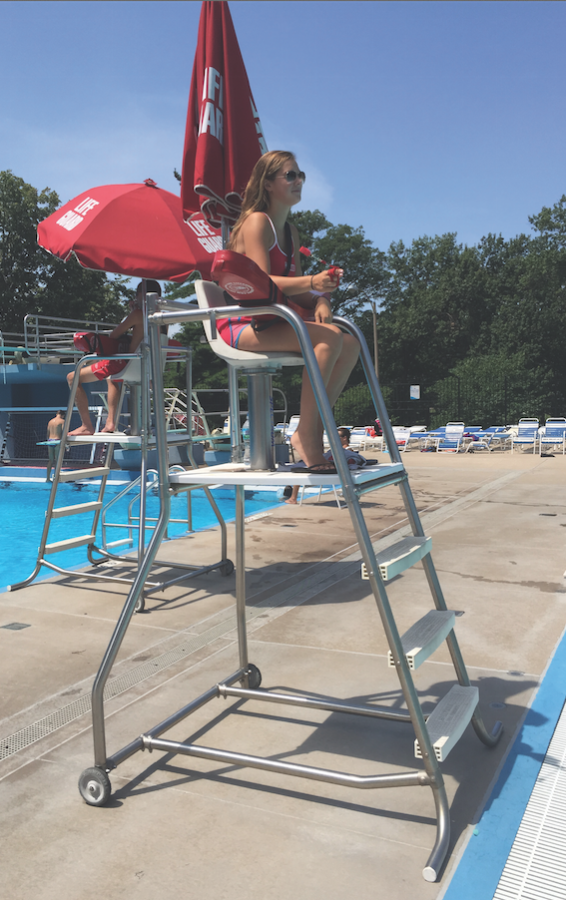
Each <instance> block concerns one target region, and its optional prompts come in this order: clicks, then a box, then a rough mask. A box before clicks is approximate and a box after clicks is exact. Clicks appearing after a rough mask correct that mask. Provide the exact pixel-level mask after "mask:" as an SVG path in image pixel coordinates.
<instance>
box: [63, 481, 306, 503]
mask: <svg viewBox="0 0 566 900" xmlns="http://www.w3.org/2000/svg"><path fill="white" fill-rule="evenodd" d="M47 480H48V481H49V479H47ZM285 503H292V504H294V505H295V506H296V505H297V501H296V500H293V498H292V497H289V499H288V500H285Z"/></svg>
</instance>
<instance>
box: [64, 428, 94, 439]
mask: <svg viewBox="0 0 566 900" xmlns="http://www.w3.org/2000/svg"><path fill="white" fill-rule="evenodd" d="M75 434H76V435H81V434H94V428H87V427H86V425H80V426H79V427H78V428H75V430H74V431H69V433H68V437H73V435H75Z"/></svg>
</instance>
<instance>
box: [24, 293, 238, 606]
mask: <svg viewBox="0 0 566 900" xmlns="http://www.w3.org/2000/svg"><path fill="white" fill-rule="evenodd" d="M156 296H157V295H155V294H154V295H148V300H149V302H151V303H154V298H156ZM144 319H145V333H146V339H145V340H144V341H143V342H142V344H141V345H140V348H139V349H138V351H137V352H136V353H120V354H117V355H115V356H108V357H107V358H108V359H119V360H127V361H128V364H127V365H126V367H125V368H124V369H123V371H121V372H120V373H118V374H117V375H116V376H115V377H116V379H117V380H120V381H123V382H124V384H123V386H122V391H121V394H120V401H119V407H118V410H117V420H118V419H119V416H120V413H121V407H122V402H123V398H124V385H125V384H126V383H128V384H129V385H130V390H131V396H130V400H131V405H132V409H131V411H130V412H131V431H132V432H134V433H131V434H128V435H126V434H123V433H100V432H99V433H95V434H87V435H69V428H70V423H71V416H72V414H73V408H74V403H75V398H76V393H77V390H78V387H79V384H80V372H81V369H82V368H83V367H85V366H88V365H90V364H92V363H93V362H95V361H97V360H99V359H100V357H98V356H95V355H92V354H90V355H87V356H83V357H82V359H80V360H79V362H78V363H77V365H76V368H75V374H74V379H73V383H72V385H71V391H70V396H69V403H68V406H67V412H66V416H65V422H64V425H63V430H62V434H61V439H60V442H59V452H58V455H57V460H56V463H55V466H54V474H53V482H52V486H51V492H50V495H49V501H48V505H47V510H46V513H45V524H44V527H43V532H42V536H41V541H40V545H39V549H38V555H37V560H36V564H35V567H34V570H33V572H32V573H31V574H30V575H29V576H28V577H27V578H25V579H24V580H23V581H20V582H17V583H15V584H12V585H9V586H8V590H9V591H16V590H19V589H21V588H24V587H26V586H27V585H29V584H31V583H32V582H33V581H34V580H35V578H36V577H37V576H38V574H39V572H40V571H41V569H42V567H45V568H48V569H50V570H51V571H53V572H56V573H58V574H61V575H66V576H70V577H80V578H81V579H84V578H86V579H93V580H96V581H108V582H114V583H123V584H132V583H133V581H134V580H135V575H133V574H132V575H127V576H118V575H108V574H107V573H106V572H102V571H101V568H100V566H101V564H102V563H105V562H109V561H114V562H121V563H123V564H124V565H129V566H132V565H133V566H134V567H137V568H139V566H140V565H141V562H142V560H143V558H144V555H145V535H146V530H147V529H148V528H149V530H152V529H153V528H155V527H156V526H155V525H154V524H153V522H154V521H155V520H154V519H153V520H152V519H150V518H148V516H147V495H148V490H149V489H151V488H153V487H154V485H155V480H154V478H153V477H152V476H151V475H150V470H149V467H148V452H149V451H150V450H152V449H154V448H155V447H156V446H157V441H156V438H155V436H154V435H153V434H152V425H151V422H152V410H151V399H150V398H151V396H154V397H156V396H157V397H163V396H164V392H163V379H162V367H163V363H164V359H165V356H166V355H169V354H172V355H174V356H176V357H177V358H181V357H182V358H184V359H185V360H186V372H187V396H191V393H192V391H191V388H192V384H191V377H192V376H191V351H190V348H185V347H176V346H171V347H169V346H168V347H162V345H161V338H160V335H158V338H157V339H158V343H159V360H160V362H159V373H158V376H159V386H157V383H156V380H155V372H153V373H150V361H149V357H150V351H149V344H148V341H147V306H146V304H145V302H144ZM130 363H132V364H133V368H132V369H131V373H132V374H131V375H130V374H128V373H129V365H130ZM151 374H153V378H152V377H151ZM152 382H153V391H152V387H151V385H152ZM155 391H157V392H158V393H155ZM153 416H154V417H155V418H157V419H159V420H160V419H161V418H162V405H161V404H159V403H154V409H153ZM192 422H193V418H192V416H189V417H188V419H187V422H186V429H185V431H184V432H180V431H178V430H173V431H164V434H165V438H164V439H165V441H166V450H165V459H166V460H167V453H168V449H169V448H170V447H172V446H183V447H185V448H186V451H187V455H188V459H189V461H190V465H191V466H192V467H193V468H194V469H196V468H197V464H196V462H195V459H194V454H193V449H192V448H193V445H194V436H193V434H192ZM197 440H198V438H197ZM73 444H82V445H92V446H93V447H94V448H98V452H96V453H95V454H94V458H95V459H96V460H98V462H99V464H98V465H95V466H94V467H92V466H90V467H83V468H77V469H72V470H68V469H64V468H63V463H64V456H65V448H66V447H67V446H70V445H73ZM116 445H121V446H122V447H123V446H126V447H127V446H128V445H130V446H134V447H136V448H139V449H140V451H141V456H140V461H141V466H140V476H139V478H138V479H137V485H138V486H139V495H138V497H137V498H136V499H137V502H139V516H137V517H136V519H137V521H135V522H134V521H133V518H132V515H131V507H130V515H129V521H128V523H127V526H126V527H127V528H128V531H129V533H133V532H134V531H137V554H136V555H135V556H134V557H132V556H130V555H126V556H124V555H118V554H117V553H115V552H113V548H112V547H111V546H109V544H108V543H107V542H106V541H105V537H104V532H105V530H106V527H109V526H110V524H111V523H107V522H106V519H105V517H104V529H103V539H102V542H101V544H102V546H98V544H97V529H98V524H99V521H100V517H101V515H103V510H104V497H105V491H106V487H107V484H108V478H109V474H110V470H111V468H112V463H113V456H114V449H115V447H116ZM174 468H175V467H174ZM161 471H162V472H163V473H164V475H163V477H165V479H166V480H167V478H168V474H167V473H168V462H167V464H166V466H165V468H164V469H162V470H161ZM88 481H91V482H93V481H94V483H95V485H96V487H97V488H98V491H97V497H96V499H95V500H93V501H89V502H87V503H78V504H72V505H70V506H58V505H57V490H58V487H59V485H61V484H64V483H69V482H74V483H77V482H79V483H81V482H82V483H84V482H88ZM204 491H205V494H206V497H207V500H208V502H209V505H210V506H211V508H212V511H213V513H214V516H215V518H216V520H217V522H218V525H219V526H220V554H221V555H220V559H219V561H218V562H216V563H213V564H211V565H207V566H202V565H199V564H190V563H185V562H183V563H181V562H168V561H166V560H159V562H154V561H153V560H152V565H155V566H159V567H160V568H170V569H177V570H179V571H181V572H182V574H181V575H178V576H173V577H171V578H168V579H165V578H162V579H160V580H158V581H149V580H148V581H147V583H146V587H145V589H144V592H141V593H140V594H139V596H138V600H137V603H136V611H137V612H139V611H141V610H142V609H143V608H144V593H145V594H149V593H152V592H155V591H163V590H164V589H165V587H167V586H169V585H172V584H177V583H179V582H182V581H186V580H188V579H190V578H193V577H195V576H196V575H200V574H203V573H205V572H210V571H213V570H215V569H217V570H220V571H221V572H222V573H223V574H226V575H228V574H229V573H230V572H231V571H232V569H233V564H232V562H231V560H229V559H228V558H227V533H226V523H225V521H224V518H223V516H222V514H221V512H220V510H219V508H218V505H217V503H216V501H215V499H214V496H213V494H212V493H211V491H210V489H209V488H208V486H205V487H204ZM111 503H112V501H111ZM112 505H113V504H112ZM188 508H189V510H190V501H188ZM83 513H92V522H91V524H90V527H89V528H88V531H87V533H86V534H79V535H75V536H73V537H70V538H66V539H64V540H61V541H51V542H50V541H49V532H50V527H51V524H52V523H53V521H54V520H57V519H58V518H62V517H67V516H73V515H80V514H83ZM187 525H188V526H190V525H191V516H190V514H189V515H188V517H187ZM81 546H84V547H86V551H87V558H88V562H89V563H90V564H91V566H93V567H94V571H87V570H85V569H81V570H80V571H79V572H77V571H74V570H69V569H65V568H63V567H61V566H58V565H56V564H55V563H54V562H52V559H51V557H52V556H53V555H54V554H57V553H60V552H62V551H64V550H70V549H73V548H75V547H81ZM48 557H49V558H48Z"/></svg>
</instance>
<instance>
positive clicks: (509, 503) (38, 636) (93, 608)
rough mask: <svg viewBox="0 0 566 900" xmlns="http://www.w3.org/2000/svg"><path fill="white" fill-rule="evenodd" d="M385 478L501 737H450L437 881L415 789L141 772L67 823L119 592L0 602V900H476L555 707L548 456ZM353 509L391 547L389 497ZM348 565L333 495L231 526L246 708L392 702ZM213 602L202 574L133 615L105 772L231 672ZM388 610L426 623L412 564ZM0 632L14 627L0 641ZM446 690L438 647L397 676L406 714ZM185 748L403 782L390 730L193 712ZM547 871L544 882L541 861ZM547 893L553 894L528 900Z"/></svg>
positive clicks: (558, 618)
mask: <svg viewBox="0 0 566 900" xmlns="http://www.w3.org/2000/svg"><path fill="white" fill-rule="evenodd" d="M380 459H381V460H383V459H384V457H383V455H382V454H380ZM403 459H404V462H405V464H406V466H407V469H408V472H409V477H410V483H411V486H412V489H413V492H414V494H415V498H416V501H417V505H418V507H419V510H420V512H421V515H422V518H423V525H424V528H425V533H427V534H430V535H432V538H433V559H434V561H435V564H436V567H437V570H438V573H439V577H440V582H441V585H442V587H443V590H444V593H445V597H446V600H447V604H448V607H449V608H451V609H455V610H458V611H460V612H461V613H462V615H460V616H459V617H458V618H457V620H456V623H457V624H456V633H457V636H458V639H459V642H460V646H461V648H462V652H463V655H464V659H465V661H466V664H467V666H468V671H469V673H470V677H471V679H472V682H473V683H474V684H477V685H478V686H479V689H480V705H481V710H482V714H483V716H484V719H485V720H486V723H487V725H488V727H491V726H492V725H493V723H494V722H495V721H496V719H501V720H502V721H503V724H504V729H505V731H504V735H503V737H502V739H501V741H500V743H499V745H498V746H497V747H496V748H495V749H494V750H488V749H487V748H485V747H484V746H483V745H482V744H480V743H479V741H478V740H477V738H476V737H475V734H474V733H473V731H472V729H471V727H469V728H468V729H467V730H466V732H465V733H464V736H463V737H462V739H461V740H460V742H459V743H458V744H457V746H456V747H455V749H454V750H453V751H452V753H451V754H450V756H449V757H448V759H447V761H446V762H445V763H443V764H442V771H443V774H444V777H445V781H446V786H447V792H448V796H449V801H450V806H451V824H452V844H451V850H450V856H449V859H448V862H447V864H446V866H445V869H444V871H443V873H442V875H441V879H440V880H439V882H437V883H435V884H430V883H427V882H425V881H424V880H423V878H422V876H421V870H422V868H423V866H424V865H425V863H426V860H427V857H428V854H429V852H430V849H431V847H432V845H433V842H434V834H435V818H434V804H433V801H432V794H431V792H430V790H429V789H428V788H425V789H424V790H422V789H420V788H414V787H411V788H390V789H387V790H382V791H377V790H376V791H362V792H361V791H356V790H355V789H354V788H349V787H335V786H332V785H328V784H324V783H320V782H313V781H305V780H303V779H293V778H289V777H285V776H283V775H279V774H272V773H268V772H263V771H259V770H254V769H238V768H232V767H230V766H228V765H223V764H215V763H213V762H211V761H206V760H199V759H194V760H193V759H190V758H187V757H182V756H172V755H165V756H164V755H162V754H161V753H158V752H154V753H153V754H152V755H142V754H140V753H138V754H136V755H134V756H132V757H131V758H130V759H128V760H127V761H126V762H124V763H123V764H122V765H121V766H119V767H118V769H116V770H115V771H114V772H113V773H112V774H111V780H112V785H113V794H112V798H111V801H110V803H109V805H108V806H106V807H104V808H100V809H96V808H92V807H89V806H87V805H86V804H85V803H84V802H83V801H82V800H81V798H80V796H79V793H78V789H77V780H78V777H79V775H80V774H81V772H82V771H83V769H84V768H86V767H87V766H91V765H92V764H93V753H92V734H91V728H90V715H89V712H88V708H89V699H90V687H91V685H92V679H93V676H94V674H95V672H96V670H97V668H98V666H99V664H100V661H101V658H102V655H103V653H104V651H105V649H106V646H107V643H108V640H109V638H110V635H111V633H112V631H113V628H114V625H115V623H116V619H117V617H118V615H119V612H120V610H121V608H122V605H123V602H124V597H125V595H126V593H127V589H126V588H124V587H123V586H120V585H112V586H110V587H109V586H108V584H103V583H98V582H87V581H85V580H81V579H80V578H72V579H66V578H55V579H50V580H48V581H42V582H38V583H36V584H33V585H31V586H30V587H28V588H26V589H24V590H22V591H18V592H16V593H3V594H0V676H1V679H2V686H3V690H2V711H1V713H0V715H1V721H0V735H1V737H2V738H3V740H2V741H1V743H0V747H1V748H2V750H3V753H4V757H5V758H0V782H1V785H0V791H1V797H2V803H1V805H0V846H1V847H2V851H3V852H2V860H3V864H2V884H3V888H4V890H3V896H5V897H7V898H10V900H31V898H33V900H60V898H61V897H69V898H72V900H74V898H80V900H91V898H92V900H94V898H96V900H99V898H101V897H104V898H105V900H118V898H120V900H123V898H127V900H129V898H135V900H138V898H140V900H146V898H147V900H150V898H151V900H162V898H165V897H183V898H185V897H190V898H193V897H194V898H199V900H201V898H202V900H224V898H230V900H240V898H242V900H244V898H245V900H289V898H293V900H311V898H312V900H314V898H318V897H319V896H321V897H324V898H325V900H349V898H351V897H357V898H363V900H366V898H367V900H370V898H374V897H375V898H382V897H383V898H385V897H387V898H393V900H405V898H407V900H409V898H411V900H415V898H416V900H429V898H437V897H438V898H442V897H444V898H447V900H468V898H470V900H472V898H473V900H488V898H489V900H491V898H493V896H494V893H495V891H496V888H497V883H498V881H499V876H500V874H501V872H502V870H503V867H504V865H505V862H506V860H507V856H508V855H509V851H510V849H511V845H512V843H513V839H514V837H515V833H516V831H517V828H518V827H519V825H520V822H521V818H522V815H523V812H524V810H525V808H526V806H527V802H528V801H529V796H530V794H531V791H532V788H533V785H534V783H535V781H536V779H537V775H538V774H539V772H540V771H541V766H543V762H544V758H545V754H546V752H547V748H548V746H549V742H550V740H551V738H552V736H553V733H554V731H555V725H556V722H557V721H558V719H559V717H560V714H561V711H562V706H563V704H564V700H565V698H566V678H565V677H564V675H565V674H566V643H561V639H562V636H563V632H564V629H565V627H566V582H565V581H564V579H563V572H564V569H565V568H566V548H565V538H566V532H561V531H560V528H561V527H564V528H566V457H562V456H559V455H556V456H555V457H554V458H542V459H541V458H539V457H538V456H532V455H531V454H529V453H524V454H523V453H515V454H513V455H512V454H511V453H509V452H493V453H491V454H489V453H475V454H473V455H470V454H458V455H456V454H434V453H422V454H421V453H419V452H418V451H412V452H409V453H407V454H405V455H404V458H403ZM362 506H363V509H364V514H365V515H366V520H367V521H368V524H369V527H370V533H371V534H372V538H373V540H374V542H377V541H379V540H381V539H386V538H387V536H388V535H390V534H392V533H393V532H395V531H397V530H399V529H400V528H402V527H403V526H405V525H406V519H405V514H404V510H403V507H402V503H401V497H400V494H399V491H398V490H397V489H396V488H394V487H390V488H385V489H383V490H381V491H379V492H377V493H375V494H371V495H366V496H365V497H364V498H363V500H362ZM160 555H161V556H162V558H163V559H167V560H168V561H172V562H174V561H182V560H189V561H191V562H199V563H203V564H206V563H209V562H214V561H216V560H217V559H218V556H219V541H218V535H217V534H216V532H215V531H211V532H206V533H200V534H196V535H194V536H192V537H187V538H182V539H179V540H176V541H172V542H169V543H167V544H165V545H164V546H163V548H162V551H161V554H160ZM229 555H230V556H231V557H232V558H233V557H234V553H233V528H232V527H231V526H229ZM359 567H360V566H359V554H358V553H357V545H356V543H355V539H354V536H353V529H352V527H351V523H350V518H349V515H348V512H347V510H345V509H343V510H338V509H337V506H336V503H335V502H334V500H333V499H332V495H326V496H325V497H324V498H323V500H322V502H320V503H317V502H316V501H314V500H309V501H307V502H306V503H304V504H303V506H302V507H299V506H284V507H282V508H281V509H278V510H275V511H273V512H269V513H267V514H266V515H263V516H260V517H256V518H255V519H254V520H253V521H251V522H250V523H249V525H248V528H247V543H246V569H247V588H248V601H249V607H250V609H249V614H250V622H249V631H248V636H249V650H250V659H251V661H252V662H254V663H256V664H257V665H258V666H259V668H260V669H261V671H262V674H263V686H264V687H271V688H292V689H297V690H299V691H305V692H308V693H310V694H317V693H318V694H323V695H332V696H336V697H343V698H348V699H349V700H351V701H361V702H363V701H365V700H372V701H376V702H378V703H392V704H395V703H396V702H397V700H398V698H399V696H400V690H399V686H398V682H397V680H396V677H395V673H394V670H392V669H389V668H388V667H387V656H386V654H387V648H386V643H385V638H384V636H383V632H382V628H381V624H380V621H379V617H378V615H377V611H376V609H375V604H374V600H373V598H372V596H371V595H370V593H369V591H368V583H367V582H365V581H362V580H361V579H360V577H359ZM26 574H27V573H22V575H24V576H25V575H26ZM234 590H235V578H234V575H231V576H228V577H222V576H221V575H220V574H218V573H216V572H214V573H211V574H208V575H204V576H201V577H199V578H197V579H194V580H193V581H191V582H188V583H187V584H186V585H185V586H179V585H177V586H175V587H170V588H167V590H166V591H165V592H164V593H163V594H158V595H151V596H150V597H149V598H148V599H147V601H146V612H145V613H143V614H140V615H138V616H135V617H134V619H133V621H132V624H131V626H130V628H129V630H128V633H127V635H126V638H125V640H124V644H123V646H122V648H121V651H120V654H119V658H118V662H117V664H116V666H115V667H114V670H113V673H112V676H111V678H112V685H113V690H112V693H113V696H112V699H110V700H109V701H108V702H107V707H106V709H107V720H106V728H107V740H108V747H109V751H110V752H113V751H115V750H117V749H118V748H120V747H122V746H124V745H125V744H127V743H128V742H129V741H131V740H132V739H133V738H135V737H137V736H138V735H139V734H140V733H142V732H143V731H145V730H146V729H149V728H151V727H153V726H154V725H156V724H157V723H158V722H160V721H161V720H162V719H164V718H165V717H166V716H167V715H169V714H170V713H173V712H175V711H176V710H177V709H179V708H181V707H182V706H183V705H184V704H185V703H187V702H188V701H189V700H191V699H192V698H193V697H196V696H197V695H198V694H200V693H202V692H203V691H204V690H207V689H208V688H209V687H211V686H212V685H214V684H215V683H216V682H217V681H219V680H222V679H223V678H225V677H227V676H228V675H229V674H230V673H231V672H233V671H234V670H235V669H236V668H237V665H238V663H237V646H236V643H235V629H234V624H235V623H234V616H233V602H234ZM388 593H389V596H390V598H391V601H392V604H393V607H394V609H395V612H396V615H397V620H398V623H399V626H400V628H401V629H402V630H404V629H405V628H406V627H408V625H410V624H411V623H412V622H413V621H415V620H416V619H417V618H419V617H420V615H422V614H423V613H424V612H425V611H426V610H427V609H429V608H430V605H431V603H430V594H429V592H428V588H427V587H426V582H425V578H424V574H423V571H422V569H421V566H420V564H419V565H417V566H415V567H414V568H413V569H411V570H409V571H408V572H405V573H404V574H403V575H402V576H401V577H398V578H396V579H395V580H394V581H393V582H392V583H391V585H390V588H389V590H388ZM11 623H20V624H22V625H26V626H28V627H25V628H21V629H19V630H12V629H6V628H5V627H4V626H5V625H8V624H11ZM547 667H548V668H547ZM452 680H453V670H452V667H451V665H450V663H449V656H448V653H447V650H446V648H445V647H444V646H443V647H441V648H440V649H439V650H438V651H437V652H436V654H435V655H434V656H433V657H432V658H431V659H430V660H429V661H427V662H426V663H425V664H424V665H423V666H422V667H421V668H420V669H419V670H418V672H417V674H416V678H415V681H416V685H417V688H418V690H419V693H420V694H421V697H422V699H423V702H424V704H425V708H429V702H430V703H432V702H433V701H435V700H437V698H438V697H439V696H442V695H443V694H444V693H445V692H446V690H447V687H448V684H449V683H452ZM539 688H540V690H539ZM229 709H231V710H232V715H229V716H228V715H226V713H227V711H228V710H229ZM211 724H213V725H214V727H213V728H212V729H211V728H210V726H211ZM556 734H558V729H557V731H556ZM190 735H192V736H193V738H194V740H195V741H196V742H200V743H204V744H206V745H208V746H212V747H220V748H223V749H228V750H238V751H240V752H243V753H246V752H248V753H251V754H257V755H264V756H273V757H277V758H279V759H284V760H286V761H291V762H304V763H306V764H308V765H313V766H322V767H325V768H334V769H338V770H341V771H345V772H355V773H357V774H363V775H369V774H379V773H381V772H389V771H391V770H392V769H397V770H398V768H399V767H402V768H407V769H414V768H418V767H420V764H419V763H416V764H415V761H414V759H413V747H412V744H413V736H412V731H411V733H409V730H408V729H405V727H404V726H402V725H398V724H396V723H391V722H373V721H371V720H368V719H365V718H358V717H351V716H344V715H341V714H338V713H331V714H328V713H325V712H322V711H318V710H317V711H307V710H297V709H293V708H291V707H283V706H276V705H274V704H259V703H254V702H248V703H245V704H243V703H241V702H238V701H230V700H226V701H225V700H214V701H212V702H211V704H208V705H207V706H206V707H204V708H201V709H200V710H198V711H197V712H196V713H194V714H193V716H192V717H191V718H190V719H187V720H185V721H184V722H183V723H182V724H180V725H177V726H176V727H175V728H174V729H173V730H172V731H171V732H168V733H167V735H165V736H166V737H171V738H172V739H176V740H181V739H185V738H187V737H189V736H190ZM555 768H556V766H555ZM562 796H564V795H562ZM564 805H565V804H564V803H562V807H563V806H564ZM562 807H561V809H562ZM482 810H483V815H482ZM561 814H562V815H563V812H562V813H561ZM560 853H562V862H561V861H560ZM554 859H555V864H556V866H557V867H559V865H562V864H563V861H564V842H563V840H562V848H561V851H557V852H556V853H555V854H554ZM551 867H552V862H551ZM561 891H562V893H561ZM563 894H564V881H563V880H562V881H561V883H560V887H559V888H557V889H556V891H555V892H554V893H548V894H545V893H543V891H542V890H541V892H540V893H539V894H538V896H540V897H543V896H548V897H551V896H552V897H553V900H555V898H558V897H562V896H563ZM506 896H508V897H519V896H523V895H522V894H519V893H509V894H507V895H506ZM525 896H527V895H526V894H525ZM529 896H537V894H536V893H535V894H532V895H531V894H529Z"/></svg>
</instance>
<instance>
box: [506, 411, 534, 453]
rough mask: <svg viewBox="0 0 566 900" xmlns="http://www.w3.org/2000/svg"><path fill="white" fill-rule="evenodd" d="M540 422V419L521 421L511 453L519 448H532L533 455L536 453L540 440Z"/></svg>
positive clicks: (512, 442)
mask: <svg viewBox="0 0 566 900" xmlns="http://www.w3.org/2000/svg"><path fill="white" fill-rule="evenodd" d="M538 430H539V420H538V419H529V418H524V419H519V425H518V427H517V434H516V435H515V436H514V437H513V438H512V439H511V452H513V451H514V450H515V446H517V447H522V448H525V447H532V448H533V453H534V452H535V451H536V446H537V440H538Z"/></svg>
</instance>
